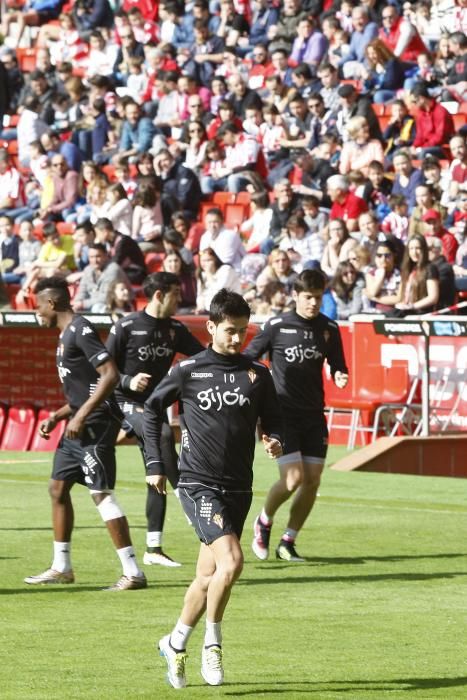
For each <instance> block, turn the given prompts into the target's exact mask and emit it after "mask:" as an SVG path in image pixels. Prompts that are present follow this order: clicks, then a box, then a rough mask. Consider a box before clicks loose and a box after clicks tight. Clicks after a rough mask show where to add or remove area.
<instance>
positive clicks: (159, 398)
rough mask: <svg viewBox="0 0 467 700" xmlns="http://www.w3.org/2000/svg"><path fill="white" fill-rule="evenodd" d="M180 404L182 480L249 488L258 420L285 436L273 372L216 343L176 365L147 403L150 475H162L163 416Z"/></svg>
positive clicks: (270, 431) (266, 430) (274, 433)
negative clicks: (219, 349)
mask: <svg viewBox="0 0 467 700" xmlns="http://www.w3.org/2000/svg"><path fill="white" fill-rule="evenodd" d="M174 401H179V402H180V405H181V411H180V425H181V429H182V437H181V449H180V463H179V468H180V483H183V484H189V483H202V484H206V485H212V486H217V487H220V488H226V489H229V490H250V489H251V484H252V479H253V473H252V466H253V458H254V450H255V432H256V423H257V420H258V418H259V419H260V420H261V425H262V430H263V432H264V433H266V434H267V435H270V436H273V437H277V438H278V439H279V440H280V439H281V437H280V436H281V433H282V422H281V415H280V407H279V402H278V399H277V395H276V391H275V389H274V384H273V381H272V379H271V375H270V373H269V370H268V369H267V368H266V367H264V365H262V364H261V363H259V362H254V361H253V360H250V359H249V358H246V357H245V356H243V355H240V354H238V355H220V354H219V353H216V352H215V351H214V350H213V349H212V348H211V347H209V348H208V349H207V350H204V351H203V352H201V353H199V354H198V355H196V356H195V357H192V358H191V359H189V360H183V361H182V362H179V363H178V364H176V365H175V366H174V367H173V368H172V369H171V370H170V372H169V374H168V375H167V377H165V379H163V380H162V381H161V383H160V384H159V386H158V387H156V389H155V390H154V392H153V393H152V394H151V396H150V397H149V399H148V400H147V401H146V404H145V406H144V444H145V449H146V452H147V456H148V459H147V467H148V473H149V474H163V473H164V468H163V464H162V463H161V452H160V431H161V420H162V417H163V415H164V411H165V409H166V408H167V406H170V405H171V404H172V403H174Z"/></svg>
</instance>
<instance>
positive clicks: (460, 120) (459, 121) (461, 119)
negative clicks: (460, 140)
mask: <svg viewBox="0 0 467 700" xmlns="http://www.w3.org/2000/svg"><path fill="white" fill-rule="evenodd" d="M452 119H453V122H454V128H455V130H456V131H459V129H462V127H463V126H465V122H466V121H467V114H464V113H463V112H461V113H460V114H453V115H452Z"/></svg>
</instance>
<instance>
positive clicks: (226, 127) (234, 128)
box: [217, 122, 240, 137]
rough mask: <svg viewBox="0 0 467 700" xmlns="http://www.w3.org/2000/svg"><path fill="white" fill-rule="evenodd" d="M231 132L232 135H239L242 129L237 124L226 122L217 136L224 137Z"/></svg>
mask: <svg viewBox="0 0 467 700" xmlns="http://www.w3.org/2000/svg"><path fill="white" fill-rule="evenodd" d="M227 131H229V132H230V133H231V134H239V133H240V129H239V127H238V126H237V125H236V124H235V122H224V123H223V124H222V126H221V127H220V129H219V130H218V131H217V135H218V136H220V137H222V136H224V134H225V133H226V132H227Z"/></svg>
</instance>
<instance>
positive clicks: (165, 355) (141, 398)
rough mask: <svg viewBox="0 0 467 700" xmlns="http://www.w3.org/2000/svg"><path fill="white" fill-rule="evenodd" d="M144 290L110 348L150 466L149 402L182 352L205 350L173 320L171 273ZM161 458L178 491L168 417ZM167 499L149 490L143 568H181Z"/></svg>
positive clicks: (122, 400)
mask: <svg viewBox="0 0 467 700" xmlns="http://www.w3.org/2000/svg"><path fill="white" fill-rule="evenodd" d="M143 289H144V293H145V295H146V297H147V298H148V300H149V303H148V305H147V306H146V308H145V309H144V310H143V311H136V312H135V313H132V314H129V315H128V316H124V318H122V319H121V320H119V321H118V322H117V323H116V324H115V326H114V327H113V328H112V329H111V331H110V334H109V338H108V340H107V349H108V350H109V352H110V354H111V355H112V357H113V358H114V359H115V362H116V364H117V367H118V369H119V371H120V383H119V385H118V386H117V389H116V390H115V395H116V397H117V401H118V402H119V404H120V408H121V409H122V411H123V413H124V416H125V422H124V427H128V432H127V435H128V434H129V435H131V434H134V435H136V438H137V440H138V444H139V446H140V449H141V453H142V455H143V460H144V462H145V465H146V459H145V453H144V440H143V409H144V402H145V401H146V399H147V398H148V396H149V395H150V394H151V392H152V391H153V390H154V388H155V387H156V386H157V385H158V384H159V382H160V381H161V379H162V378H163V377H165V375H166V374H167V372H168V371H169V369H170V365H171V364H172V360H173V358H174V356H175V354H176V353H177V352H180V353H183V354H184V355H195V354H196V353H198V352H201V350H204V347H203V345H201V343H200V342H199V341H198V340H197V339H196V338H195V337H194V336H193V335H191V333H190V332H189V331H188V329H187V328H186V327H185V326H184V325H183V323H180V321H177V320H175V319H174V318H171V316H172V314H174V313H175V311H176V309H177V305H178V303H179V302H180V283H179V280H178V278H177V277H176V276H175V275H172V274H171V273H169V272H156V273H154V274H152V275H149V277H147V278H146V279H145V281H144V284H143ZM162 454H163V460H164V465H165V470H166V472H165V473H166V476H167V477H168V479H169V481H170V483H171V485H172V487H173V488H174V489H175V488H176V486H177V481H178V467H177V461H178V457H177V453H176V451H175V441H174V438H173V434H172V429H171V427H170V425H169V422H168V419H167V416H165V420H164V423H163V429H162ZM166 502H167V496H166V495H165V493H159V492H158V491H156V490H155V489H154V488H152V486H149V485H148V490H147V497H146V517H147V523H148V525H147V533H146V552H145V554H144V558H143V561H144V564H146V565H152V564H161V565H162V566H180V564H179V563H178V562H176V561H173V559H171V557H169V556H168V555H167V554H165V553H164V552H163V550H162V531H163V527H164V519H165V512H166Z"/></svg>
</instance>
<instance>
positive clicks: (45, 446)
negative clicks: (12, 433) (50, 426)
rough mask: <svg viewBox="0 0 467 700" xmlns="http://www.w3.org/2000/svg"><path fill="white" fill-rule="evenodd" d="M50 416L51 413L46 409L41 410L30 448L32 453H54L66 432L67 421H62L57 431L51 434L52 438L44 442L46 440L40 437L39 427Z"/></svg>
mask: <svg viewBox="0 0 467 700" xmlns="http://www.w3.org/2000/svg"><path fill="white" fill-rule="evenodd" d="M49 415H50V411H47V409H45V408H41V410H40V411H39V414H38V416H37V422H36V424H35V426H34V433H33V436H32V441H31V446H30V448H29V449H30V450H31V451H32V452H53V451H54V450H55V449H56V448H57V445H58V443H59V442H60V440H61V437H62V435H63V433H64V432H65V426H66V421H64V420H62V421H60V423H58V425H57V427H56V428H55V430H53V431H52V432H51V433H50V438H49V439H48V440H44V438H43V437H41V436H40V435H39V431H38V428H39V425H40V424H41V423H42V421H43V420H45V419H46V418H48V417H49Z"/></svg>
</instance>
